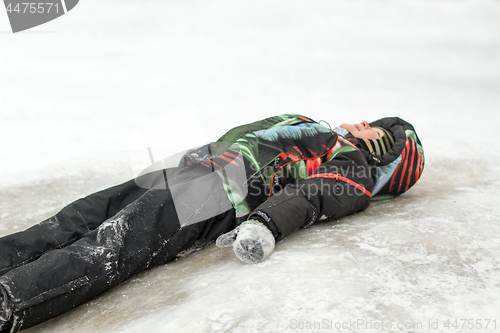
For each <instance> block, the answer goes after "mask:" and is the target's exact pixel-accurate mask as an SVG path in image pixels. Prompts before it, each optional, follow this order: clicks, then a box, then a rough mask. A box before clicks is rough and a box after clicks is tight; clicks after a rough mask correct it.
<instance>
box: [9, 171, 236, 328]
mask: <svg viewBox="0 0 500 333" xmlns="http://www.w3.org/2000/svg"><path fill="white" fill-rule="evenodd" d="M209 174H211V172H210V170H209V169H207V168H205V167H203V166H200V165H198V166H192V167H187V168H172V169H165V170H160V171H156V172H153V173H150V174H148V175H145V176H142V177H146V178H142V184H145V183H148V182H149V184H150V186H148V187H149V189H148V188H142V187H139V186H138V185H137V183H136V181H135V180H131V181H128V182H126V183H124V184H121V185H118V186H115V187H111V188H109V189H106V190H103V191H100V192H97V193H94V194H91V195H89V196H87V197H85V198H82V199H79V200H77V201H75V202H73V203H71V204H69V205H68V206H66V207H65V208H63V209H62V210H61V211H60V212H59V213H57V214H56V215H54V216H53V217H51V218H49V219H47V220H45V221H43V222H41V223H40V224H37V225H35V226H33V227H31V228H30V229H27V230H25V231H22V232H19V233H16V234H12V235H9V236H6V237H3V238H1V239H0V275H1V276H0V288H3V289H4V290H3V291H4V293H6V294H7V295H8V299H9V301H10V306H11V309H12V317H11V321H10V322H9V323H7V325H4V328H3V329H2V332H16V331H18V330H21V329H26V328H28V327H31V326H34V325H37V324H39V323H41V322H44V321H46V320H48V319H51V318H53V317H56V316H58V315H60V314H62V313H64V312H66V311H68V310H70V309H72V308H74V307H76V306H78V305H80V304H83V303H85V302H87V301H89V300H91V299H92V298H94V297H96V296H98V295H99V294H101V293H103V292H105V291H107V290H109V289H110V288H112V287H113V286H116V285H117V284H119V283H120V282H123V281H124V280H126V279H127V278H129V277H131V276H132V275H134V274H137V273H139V272H141V271H144V270H145V269H148V268H151V267H153V266H156V265H160V264H163V263H166V262H168V261H170V260H172V259H174V258H175V257H176V256H177V255H178V254H179V253H180V252H182V251H184V250H188V249H192V248H201V247H203V246H205V245H207V244H208V243H210V242H212V241H214V240H215V239H216V238H217V237H218V236H219V235H221V234H223V233H226V232H228V231H230V230H232V229H233V228H235V227H236V224H235V213H234V209H233V208H232V206H231V204H230V202H229V200H228V199H227V194H226V192H225V191H224V189H223V187H222V182H221V181H220V179H217V177H210V175H209ZM212 175H214V174H213V173H212ZM165 176H166V177H167V178H168V180H169V181H168V184H167V185H166V186H165V183H166V182H165ZM198 180H199V181H198ZM189 182H190V183H191V185H187V186H186V188H187V190H186V191H184V192H185V193H184V194H183V193H181V194H180V195H177V197H178V198H181V199H182V200H183V201H182V202H175V203H174V198H173V195H172V192H173V190H172V189H171V188H172V184H177V185H176V186H177V188H178V189H179V188H181V189H182V188H183V184H184V183H186V184H187V183H189ZM193 184H195V185H194V186H193ZM157 185H159V186H157ZM177 192H178V193H179V190H177ZM177 201H179V200H177ZM212 201H213V202H215V203H216V205H218V206H219V210H218V211H214V212H213V214H211V215H213V216H211V215H210V214H209V215H206V214H205V215H203V216H202V217H201V218H199V219H198V220H197V219H196V215H197V214H198V213H199V211H200V209H199V208H200V207H202V206H205V207H211V206H212V205H211V203H212ZM221 202H222V203H224V204H223V205H222V206H223V207H224V209H222V210H221V209H220V208H221ZM179 204H181V205H182V209H183V210H184V211H192V212H193V213H192V215H191V216H189V217H190V218H193V219H192V221H194V222H193V223H190V222H189V221H188V223H186V221H180V220H179V217H178V214H177V212H176V207H177V209H179V207H180V206H179ZM184 215H185V213H184Z"/></svg>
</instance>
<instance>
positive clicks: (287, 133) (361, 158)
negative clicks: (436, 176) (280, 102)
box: [182, 114, 423, 238]
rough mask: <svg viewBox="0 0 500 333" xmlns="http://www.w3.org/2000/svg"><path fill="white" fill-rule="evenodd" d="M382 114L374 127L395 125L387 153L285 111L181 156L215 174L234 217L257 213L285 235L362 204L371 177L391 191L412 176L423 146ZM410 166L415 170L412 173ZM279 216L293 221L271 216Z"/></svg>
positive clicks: (383, 190) (405, 128)
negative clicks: (368, 150)
mask: <svg viewBox="0 0 500 333" xmlns="http://www.w3.org/2000/svg"><path fill="white" fill-rule="evenodd" d="M385 119H386V120H381V121H383V123H380V124H379V123H377V125H376V126H383V125H387V126H389V127H390V128H392V129H389V130H391V131H392V130H394V131H395V134H396V135H395V138H396V143H395V145H394V147H393V148H394V149H393V150H394V152H393V150H391V151H389V152H388V153H387V154H386V155H387V156H390V157H387V156H386V155H384V156H368V155H367V154H366V153H365V152H364V151H361V150H360V149H359V148H358V147H357V146H356V143H357V140H356V139H355V138H354V137H353V136H352V135H350V133H348V134H347V135H345V137H344V136H342V135H339V134H337V133H336V132H335V131H332V130H331V129H330V128H328V127H325V126H323V125H321V124H319V123H317V122H315V121H314V120H312V119H310V118H308V117H304V116H301V115H294V114H287V115H281V116H275V117H270V118H267V119H264V120H260V121H257V122H254V123H251V124H247V125H242V126H239V127H236V128H234V129H232V130H230V131H229V132H227V133H226V134H225V135H223V136H222V137H221V138H220V139H219V140H218V141H217V142H215V143H212V144H209V145H206V146H204V147H202V148H200V149H197V150H193V151H190V152H188V153H187V154H186V155H185V156H184V158H183V162H182V163H183V164H184V165H191V164H196V163H199V164H202V165H205V166H206V167H210V168H212V169H213V170H214V171H215V172H218V173H219V175H220V177H221V178H222V179H223V182H224V186H225V189H226V192H227V194H228V197H229V199H230V200H231V202H232V204H233V206H234V208H235V209H236V214H237V218H238V221H237V222H239V223H241V222H243V221H244V220H245V219H247V218H248V217H249V216H254V217H255V216H258V217H259V218H260V219H261V220H265V221H266V224H267V226H268V227H269V228H270V230H271V231H273V233H275V236H277V238H283V237H285V236H286V235H287V234H288V233H289V232H291V231H293V230H294V229H296V228H297V227H298V226H304V225H309V224H312V223H314V222H315V221H317V220H331V219H338V218H340V217H342V216H345V215H347V214H352V213H355V212H357V211H360V210H363V209H365V208H366V207H367V206H368V204H369V202H370V199H371V198H372V191H373V190H374V183H375V186H376V187H375V189H376V191H377V193H378V194H382V195H396V194H400V193H402V192H404V191H406V190H407V189H408V188H410V187H411V185H413V184H414V183H415V182H416V181H417V180H418V178H419V176H420V174H421V169H422V168H423V152H422V150H421V144H420V141H419V140H418V138H417V137H416V134H414V130H413V127H411V125H409V124H408V123H406V122H404V123H403V121H402V120H400V119H399V118H385ZM390 119H392V120H390ZM391 126H396V127H391ZM398 126H403V127H401V128H399V127H398ZM408 126H410V127H408ZM383 127H384V128H386V127H385V126H383ZM401 133H403V134H404V135H405V140H404V141H405V143H401V142H400V141H401V140H402V139H403V138H402V137H401V135H400V134H401ZM406 135H408V138H409V139H408V140H406ZM406 141H407V142H406ZM400 148H401V150H400ZM397 151H400V152H399V154H397V153H395V152H397ZM416 151H418V152H419V153H420V154H416V153H415V152H416ZM389 154H391V155H389ZM393 155H394V156H393ZM395 155H398V156H395ZM410 157H411V158H410ZM408 163H409V164H408ZM409 166H411V167H410V169H412V170H414V169H415V171H412V172H411V174H410V173H409V172H407V169H408V168H409ZM403 170H404V171H403ZM396 176H398V177H400V178H402V179H403V178H404V181H405V182H403V181H402V182H398V180H397V179H396V178H397V177H396ZM402 176H403V177H402ZM404 176H406V178H405V177H404ZM314 192H317V193H314ZM301 198H302V199H304V198H305V199H306V201H307V202H303V201H302V200H301ZM283 201H288V202H287V203H285V202H283ZM292 203H293V205H291V204H292ZM278 204H279V205H278ZM311 205H312V206H311ZM305 206H311V207H305ZM266 207H274V208H272V209H267V208H266ZM276 207H278V208H276ZM271 211H272V212H271ZM276 211H279V213H276ZM272 215H276V216H275V217H271V216H272ZM278 215H281V217H278ZM282 217H288V218H289V219H290V218H291V219H295V220H297V223H290V222H289V221H285V220H283V222H276V221H278V220H282V219H283V218H282ZM276 223H278V224H279V225H277V224H276Z"/></svg>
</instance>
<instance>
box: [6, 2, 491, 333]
mask: <svg viewBox="0 0 500 333" xmlns="http://www.w3.org/2000/svg"><path fill="white" fill-rule="evenodd" d="M3 13H4V12H3V11H2V10H0V153H1V155H0V156H1V157H0V233H1V234H2V235H5V234H9V233H12V232H15V231H19V230H21V229H24V228H27V227H29V226H30V225H32V224H34V223H37V222H39V221H41V220H43V219H45V218H47V217H49V216H51V215H53V214H54V213H55V212H57V211H58V210H59V209H60V208H62V207H63V206H64V205H65V204H67V203H69V202H71V201H73V200H75V199H77V198H78V197H80V196H83V195H86V194H89V193H92V192H94V191H96V190H99V189H102V188H105V187H108V186H111V185H114V184H116V183H119V182H122V181H125V180H127V179H129V178H130V177H131V176H132V174H133V171H134V170H133V169H134V166H135V165H136V164H135V161H131V160H130V157H129V141H130V140H129V139H130V138H135V137H136V136H135V135H136V134H137V133H138V130H139V128H141V126H142V127H144V126H145V127H146V128H151V132H152V133H153V134H154V137H153V141H154V140H157V139H158V138H159V139H160V140H165V145H162V144H159V146H162V147H161V148H155V150H154V152H155V154H156V152H161V153H159V154H160V155H162V154H167V153H170V152H171V153H175V152H176V151H172V150H175V149H178V150H179V151H181V150H183V149H185V147H183V146H182V145H181V142H188V141H186V140H188V139H189V140H193V144H203V143H205V142H207V141H211V140H216V139H217V138H218V137H219V136H220V135H222V134H223V133H224V132H225V131H226V130H228V129H230V128H231V127H234V126H236V125H239V124H242V123H247V122H251V121H254V120H257V119H261V118H265V117H268V116H270V115H275V114H282V113H301V114H305V115H307V116H310V117H312V118H313V119H317V120H320V119H324V120H326V121H328V122H329V123H330V125H331V126H336V125H337V124H339V123H342V122H355V121H361V120H365V119H366V120H368V121H371V120H375V119H378V118H380V117H384V116H400V117H401V118H403V119H406V120H408V121H410V122H411V123H413V124H414V125H415V127H416V129H417V131H418V135H419V136H420V138H421V140H422V142H423V145H424V150H425V153H426V167H425V171H424V173H423V176H422V179H421V180H420V181H419V183H418V184H417V185H415V187H414V188H412V189H411V190H410V191H409V192H408V193H406V194H404V195H402V196H400V197H398V198H396V199H393V200H391V201H383V202H375V203H373V204H372V206H371V207H370V208H369V209H368V210H366V211H365V212H363V213H360V214H356V215H354V216H350V217H347V218H344V219H342V220H340V221H336V222H326V223H318V224H316V225H313V226H311V227H309V228H308V229H305V230H300V231H298V232H296V233H294V234H293V235H291V236H290V237H288V238H287V239H285V240H284V241H283V242H281V243H279V244H277V245H276V249H275V251H274V253H273V254H272V255H271V257H270V258H268V260H267V261H265V262H264V263H261V264H258V265H245V264H242V263H241V262H240V261H239V260H238V259H237V258H236V257H235V256H234V254H233V253H232V252H231V249H224V250H220V249H218V248H217V247H215V246H211V247H209V248H207V249H205V250H202V251H199V252H196V253H194V254H193V255H191V256H187V257H185V258H181V259H179V260H177V261H174V262H172V263H169V264H167V265H164V266H161V267H157V268H154V269H151V270H149V271H147V272H144V273H142V274H140V275H138V276H136V277H133V278H131V279H130V280H128V281H127V282H126V283H124V284H122V285H120V286H119V287H117V288H114V289H113V290H111V291H110V292H108V293H106V294H104V295H102V296H101V297H99V298H97V299H95V300H93V301H91V302H89V303H87V304H85V305H83V306H81V307H79V308H77V309H75V310H73V311H71V312H69V313H67V314H65V315H62V316H60V317H58V318H56V319H54V320H52V321H50V322H47V323H44V324H41V325H39V326H38V327H36V328H33V329H31V330H28V331H27V332H51V333H57V332H79V333H85V332H89V333H90V332H92V333H94V332H126V333H135V332H151V333H153V332H170V331H175V332H186V333H191V332H255V331H260V332H295V331H327V330H328V329H316V330H313V329H309V330H307V329H305V328H304V329H303V330H301V329H300V327H306V326H305V325H306V324H307V323H309V324H312V325H313V326H314V323H316V322H322V321H323V320H327V321H333V323H334V324H335V323H337V322H340V323H344V322H349V321H356V320H358V319H359V320H361V321H363V320H364V321H365V323H367V322H371V323H372V324H375V323H378V324H380V323H381V322H382V321H384V322H391V323H392V324H393V325H396V324H397V323H398V322H400V323H419V322H421V323H423V324H422V325H423V329H422V330H420V331H429V330H428V325H429V321H432V322H435V321H436V320H438V321H439V322H438V324H439V328H438V329H437V330H434V331H436V332H437V331H447V329H446V328H444V326H443V325H444V323H445V320H446V319H452V320H455V319H459V323H460V325H461V322H460V319H474V322H476V320H477V319H483V325H484V324H485V321H484V320H486V319H491V320H495V319H496V325H497V329H499V328H500V316H499V315H498V313H500V223H499V222H500V218H499V216H500V208H499V206H498V202H499V198H500V196H499V195H498V189H499V185H500V178H499V176H498V175H499V172H500V168H499V166H498V165H499V163H500V154H499V149H498V144H497V141H498V139H497V137H498V124H499V123H500V113H499V112H498V110H499V107H500V2H498V1H494V0H462V1H454V0H440V1H429V0H381V1H376V0H354V1H340V0H331V1H326V0H312V1H306V0H292V1H284V0H270V1H260V0H254V1H246V0H245V1H222V0H214V1H199V0H192V1H180V0H170V1H167V0H142V1H132V0H120V1H112V0H82V1H81V2H80V3H79V4H78V6H77V7H75V9H74V10H72V11H71V12H69V13H68V14H67V15H64V16H63V17H61V18H59V19H57V20H54V21H52V22H50V23H47V24H45V25H43V26H40V27H37V28H35V29H32V30H29V31H27V32H24V33H19V34H11V33H9V30H10V26H9V24H8V19H7V15H6V14H3ZM176 110H181V111H176ZM186 110H188V111H186ZM165 118H167V119H166V120H165ZM159 120H161V121H159ZM159 124H161V125H162V126H158V125H159ZM162 128H163V131H162ZM190 129H197V130H196V131H195V132H196V133H197V135H196V136H195V137H194V139H193V137H189V135H192V133H191V132H190ZM189 142H190V141H189ZM172 143H174V144H172ZM161 149H164V150H161ZM163 157H164V156H163ZM141 158H149V156H147V155H144V157H141ZM159 158H161V157H158V156H157V155H156V156H154V159H155V160H158V159H159ZM0 255H1V254H0ZM300 325H303V326H300ZM492 325H493V324H490V327H489V329H488V330H486V329H484V327H483V328H482V329H481V330H477V331H481V332H483V331H484V332H487V331H491V328H492ZM365 329H366V330H369V329H367V328H366V327H365ZM365 329H363V328H360V329H359V330H361V331H362V330H365ZM393 330H396V329H393ZM405 330H406V331H412V329H407V328H405V329H402V331H405ZM331 331H334V329H332V330H331ZM339 331H346V332H347V331H353V329H340V330H339ZM371 331H377V330H376V329H372V330H371ZM413 331H419V330H418V329H413ZM459 331H460V330H459ZM469 331H473V330H469Z"/></svg>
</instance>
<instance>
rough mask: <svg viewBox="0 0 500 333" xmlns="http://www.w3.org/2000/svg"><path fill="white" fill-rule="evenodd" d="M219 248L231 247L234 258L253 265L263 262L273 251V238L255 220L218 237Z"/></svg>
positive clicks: (263, 226) (264, 227) (262, 225)
mask: <svg viewBox="0 0 500 333" xmlns="http://www.w3.org/2000/svg"><path fill="white" fill-rule="evenodd" d="M216 244H217V246H219V247H221V248H222V247H229V246H231V245H232V246H233V251H234V253H235V254H236V256H237V257H238V258H239V259H240V260H241V261H243V262H245V263H248V264H255V263H259V262H262V261H264V260H265V259H266V258H267V257H269V256H270V255H271V253H272V252H273V250H274V244H275V241H274V236H273V234H272V233H271V231H269V229H268V228H267V227H266V226H265V225H264V224H262V223H260V222H259V221H257V220H248V221H245V222H243V223H242V224H241V225H239V226H238V227H237V228H235V229H234V230H232V231H230V232H228V233H226V234H224V235H221V236H219V238H217V241H216Z"/></svg>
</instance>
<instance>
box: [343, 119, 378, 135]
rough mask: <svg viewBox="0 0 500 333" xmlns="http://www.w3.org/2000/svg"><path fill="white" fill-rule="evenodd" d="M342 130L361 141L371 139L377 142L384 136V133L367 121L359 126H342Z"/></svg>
mask: <svg viewBox="0 0 500 333" xmlns="http://www.w3.org/2000/svg"><path fill="white" fill-rule="evenodd" d="M340 127H341V128H343V129H346V130H348V131H349V132H351V134H352V135H354V137H356V138H359V139H370V140H376V139H379V138H381V137H382V136H384V131H382V130H381V129H380V128H373V127H371V126H370V124H368V122H366V121H362V122H360V123H359V124H352V125H351V124H342V125H340Z"/></svg>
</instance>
